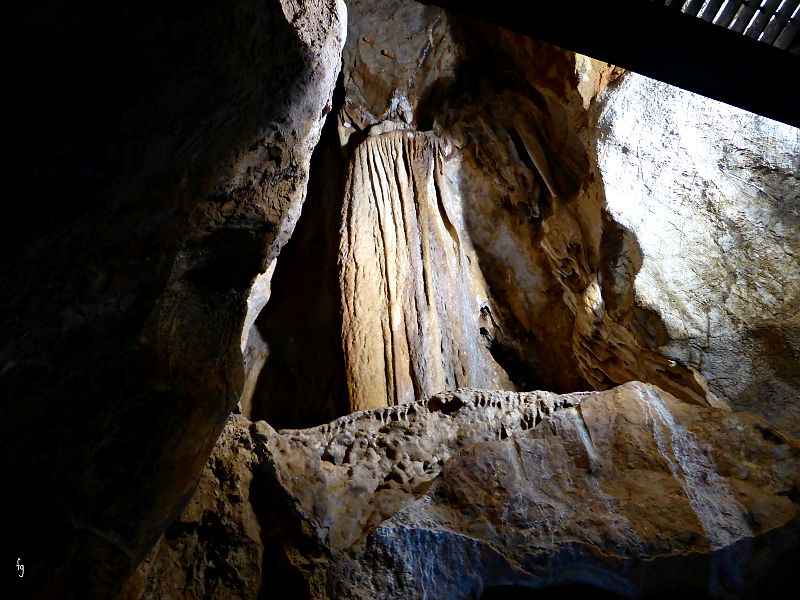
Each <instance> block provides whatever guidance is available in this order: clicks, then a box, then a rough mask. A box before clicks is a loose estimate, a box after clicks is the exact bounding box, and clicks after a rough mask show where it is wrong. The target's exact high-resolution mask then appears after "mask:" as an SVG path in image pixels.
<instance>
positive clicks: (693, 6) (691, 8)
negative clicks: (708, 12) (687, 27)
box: [683, 0, 705, 17]
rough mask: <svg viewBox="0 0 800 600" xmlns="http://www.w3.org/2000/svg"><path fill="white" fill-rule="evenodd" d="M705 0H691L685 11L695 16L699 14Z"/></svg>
mask: <svg viewBox="0 0 800 600" xmlns="http://www.w3.org/2000/svg"><path fill="white" fill-rule="evenodd" d="M704 1H705V0H689V3H688V4H687V5H686V7H685V8H684V9H683V12H684V13H686V14H687V15H691V16H693V17H696V16H697V13H698V12H699V11H700V9H701V8H703V2H704Z"/></svg>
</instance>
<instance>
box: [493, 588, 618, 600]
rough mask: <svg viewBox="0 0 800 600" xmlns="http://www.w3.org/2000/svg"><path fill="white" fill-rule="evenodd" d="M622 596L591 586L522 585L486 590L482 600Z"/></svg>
mask: <svg viewBox="0 0 800 600" xmlns="http://www.w3.org/2000/svg"><path fill="white" fill-rule="evenodd" d="M623 598H626V596H622V595H620V594H615V593H613V592H608V591H606V590H601V589H600V588H596V587H594V586H591V585H580V584H573V585H557V586H548V587H542V588H531V587H525V586H521V585H497V586H492V587H489V588H486V590H485V591H484V592H483V595H482V596H481V598H480V600H620V599H623Z"/></svg>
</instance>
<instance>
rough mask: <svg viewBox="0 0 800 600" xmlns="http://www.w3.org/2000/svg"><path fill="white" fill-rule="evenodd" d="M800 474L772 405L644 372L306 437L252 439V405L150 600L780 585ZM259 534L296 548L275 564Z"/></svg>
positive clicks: (456, 403) (455, 400) (794, 550)
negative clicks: (659, 383) (657, 379)
mask: <svg viewBox="0 0 800 600" xmlns="http://www.w3.org/2000/svg"><path fill="white" fill-rule="evenodd" d="M251 448H252V449H251ZM248 484H249V485H248ZM799 484H800V446H798V444H797V443H796V442H795V441H793V440H791V439H789V438H787V437H786V436H785V435H784V434H782V433H781V432H780V431H778V430H775V429H773V428H772V427H771V426H770V425H769V424H768V423H767V422H766V421H765V420H764V419H763V418H762V417H759V416H756V415H752V414H747V413H734V412H731V411H728V410H726V409H713V408H703V407H698V406H693V405H689V404H687V403H684V402H681V401H678V400H676V399H675V398H674V397H672V396H671V395H669V394H667V393H666V392H663V391H661V390H659V389H658V388H656V387H654V386H650V385H647V384H642V383H638V382H634V383H629V384H626V385H623V386H620V387H617V388H614V389H613V390H609V391H606V392H597V393H588V394H571V395H564V396H557V395H555V394H552V393H548V392H535V393H527V394H525V393H513V392H498V391H478V390H458V391H456V392H449V393H446V394H441V395H438V396H434V397H433V398H431V399H430V401H428V402H427V403H423V402H416V403H412V404H408V405H405V406H398V407H389V408H383V409H373V410H370V411H364V412H359V413H355V414H353V415H350V416H347V417H342V418H341V419H338V420H337V421H334V422H332V423H330V424H328V425H323V426H319V427H315V428H312V429H307V430H285V431H281V432H275V431H274V430H272V429H271V428H270V427H269V426H268V425H267V424H266V423H263V422H258V423H254V424H251V425H250V426H249V433H248V429H246V422H244V421H243V420H242V418H241V417H239V418H238V420H233V419H232V420H231V421H230V423H229V425H228V427H227V428H226V431H225V434H224V436H223V438H222V441H221V443H220V445H218V447H217V449H216V450H215V453H214V455H213V456H212V459H211V460H210V462H209V465H208V468H207V469H206V471H205V474H204V482H203V484H201V487H200V489H199V491H198V494H197V495H196V497H195V499H194V500H193V501H192V503H191V504H190V506H189V508H187V510H186V511H185V512H184V514H183V515H182V516H181V518H180V519H179V521H177V522H176V523H175V524H174V525H173V526H172V527H170V529H169V530H168V532H167V535H166V536H165V538H164V540H162V542H161V549H160V550H159V552H158V554H157V555H156V556H155V558H154V560H153V563H152V567H151V571H150V573H151V575H150V581H149V583H148V587H147V589H148V590H149V591H148V592H147V593H146V595H145V596H143V597H147V598H166V597H174V596H175V595H180V596H184V597H200V596H199V595H196V594H199V593H200V592H202V593H204V594H206V596H204V597H209V598H222V597H242V598H255V597H257V594H258V593H259V590H260V593H262V594H269V592H275V593H277V592H282V593H289V594H291V595H292V597H298V598H302V597H311V598H336V599H342V598H364V599H366V598H398V599H400V598H402V599H407V598H430V599H433V598H437V599H441V598H454V599H455V598H464V599H466V598H476V597H480V595H481V594H482V593H483V592H484V591H485V590H487V589H489V588H492V587H493V586H502V585H516V586H528V587H544V586H549V585H564V584H587V585H590V586H592V587H593V588H595V589H597V588H600V589H604V590H608V591H612V592H615V593H617V594H620V595H621V596H623V597H638V596H639V595H642V594H643V595H644V596H645V597H649V596H658V595H659V594H665V593H679V594H680V593H683V594H690V595H693V597H696V596H697V595H698V594H706V593H707V594H708V595H709V596H710V597H715V598H738V597H749V596H751V595H752V596H755V595H757V594H758V595H760V597H773V596H775V595H776V592H779V591H781V588H780V585H781V584H782V583H784V582H786V581H787V580H788V577H789V576H790V575H791V573H790V571H791V569H792V561H793V560H795V559H796V556H797V554H798V549H800V527H798V526H799V525H800V521H798V516H799V515H800V513H799V512H798V510H799V509H800V506H798V504H797V502H798V493H797V492H798V485H799ZM249 501H252V502H253V505H252V507H251V506H249V505H248V502H249ZM215 519H218V520H215ZM212 524H213V525H214V527H216V529H215V533H214V534H213V535H209V534H204V531H205V530H206V529H207V528H209V527H210V526H211V525H212ZM259 532H260V534H259ZM259 535H260V536H261V539H262V540H264V541H265V543H266V548H269V549H273V550H276V549H280V550H279V551H277V552H275V554H273V555H272V556H271V557H269V559H268V560H267V559H265V558H264V557H263V555H261V554H260V553H259V552H260V550H259V548H258V544H257V542H256V540H257V539H258V537H259ZM199 556H205V557H213V566H212V567H205V571H203V570H202V567H201V565H202V564H203V563H201V562H199V561H198V557H199ZM793 557H794V558H793ZM175 565H182V566H181V567H179V568H178V567H175ZM186 565H188V566H186ZM192 565H195V566H192ZM198 569H200V570H198ZM162 581H163V582H164V583H163V585H161V583H160V582H162ZM254 581H260V584H258V585H254V584H253V582H254ZM231 590H236V592H235V593H232V592H231ZM148 594H149V595H148Z"/></svg>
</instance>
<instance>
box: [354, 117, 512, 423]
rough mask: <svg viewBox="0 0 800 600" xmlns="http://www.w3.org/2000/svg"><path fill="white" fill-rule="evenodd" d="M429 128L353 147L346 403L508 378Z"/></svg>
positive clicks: (381, 401)
mask: <svg viewBox="0 0 800 600" xmlns="http://www.w3.org/2000/svg"><path fill="white" fill-rule="evenodd" d="M443 161H444V158H443V152H442V148H441V144H440V142H439V140H438V139H437V138H436V136H435V135H434V134H432V133H429V132H428V133H420V132H412V131H405V130H396V131H390V132H388V133H383V134H381V135H379V136H374V137H369V138H367V139H366V140H365V141H364V142H363V143H362V144H361V145H360V146H358V147H357V148H356V150H355V152H354V157H353V161H352V164H351V171H350V176H349V182H348V186H347V190H346V193H345V201H344V208H343V223H342V232H341V233H342V236H341V246H340V253H339V264H340V283H341V291H342V306H343V309H342V310H343V320H342V340H343V345H344V354H345V365H346V376H347V384H348V390H349V395H350V407H351V409H352V410H361V409H365V408H372V407H377V406H387V405H395V404H403V403H407V402H411V401H413V400H415V399H417V398H426V397H428V396H430V395H432V394H435V393H437V392H441V391H443V390H448V389H455V388H457V387H465V386H471V387H483V388H495V389H497V388H501V389H509V388H510V387H511V384H510V382H509V380H508V377H507V376H506V374H505V372H504V371H503V370H502V369H501V368H500V367H499V366H498V365H497V364H496V363H495V361H494V359H493V358H492V356H491V353H490V351H489V348H488V346H489V345H490V337H491V333H490V330H491V323H490V322H486V321H487V320H488V321H491V318H490V307H489V305H488V297H489V296H488V292H487V290H486V284H485V282H484V280H483V277H482V276H481V274H480V271H479V269H478V265H477V258H476V256H475V253H474V250H473V249H472V246H471V244H470V242H469V239H468V237H467V236H466V235H465V233H464V227H463V226H462V223H461V214H460V199H459V197H458V195H457V193H455V192H454V191H453V190H454V189H455V188H454V186H453V183H452V182H451V181H450V180H449V179H448V178H447V176H446V175H445V170H444V164H443Z"/></svg>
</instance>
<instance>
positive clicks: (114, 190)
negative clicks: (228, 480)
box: [0, 0, 345, 598]
mask: <svg viewBox="0 0 800 600" xmlns="http://www.w3.org/2000/svg"><path fill="white" fill-rule="evenodd" d="M46 4H47V6H46V7H42V6H40V5H38V4H32V5H28V4H26V5H24V6H23V5H19V6H14V7H9V11H8V12H7V13H6V14H5V15H4V18H3V19H2V34H0V39H2V50H3V52H2V57H3V69H2V72H3V79H4V81H5V82H6V83H5V84H4V86H3V91H2V108H3V113H4V114H6V115H14V118H13V122H11V123H9V126H8V127H7V128H6V130H5V140H6V143H7V145H8V148H9V149H13V150H12V152H11V155H12V156H11V158H10V159H9V161H8V162H6V163H5V165H4V166H5V168H7V169H8V171H7V172H8V173H11V174H12V175H9V176H8V177H7V187H6V190H5V192H4V197H5V198H12V199H13V206H9V212H8V213H7V214H6V215H5V216H4V218H3V219H0V222H2V229H3V231H2V235H0V245H1V247H0V257H1V260H0V269H2V281H3V285H2V297H1V298H0V318H1V319H2V321H1V322H0V329H1V330H2V331H3V342H2V346H0V390H1V391H0V398H2V403H0V423H2V427H3V432H2V433H3V445H2V454H1V455H0V461H1V462H0V466H1V467H2V470H3V472H4V473H5V475H6V476H7V477H8V481H9V482H13V483H10V485H11V486H12V487H13V488H14V489H13V490H12V491H10V492H9V494H8V497H7V501H8V502H7V503H5V510H4V511H3V514H2V517H0V518H2V523H1V524H0V526H2V529H3V532H4V533H3V540H4V544H3V545H4V553H5V552H9V553H13V555H14V557H13V558H11V557H10V556H9V557H7V558H8V562H9V564H10V563H11V562H14V561H16V560H17V558H18V557H21V561H22V562H23V564H25V566H26V573H25V575H26V576H25V577H24V578H16V577H15V580H16V579H19V581H18V582H17V583H18V584H19V585H22V586H25V585H27V586H28V587H25V588H24V589H22V590H20V591H19V593H16V592H12V594H14V595H15V597H24V596H26V595H30V596H32V597H43V598H53V597H63V598H67V597H75V598H110V597H114V596H115V595H116V592H117V591H118V590H119V587H120V586H121V585H122V583H123V582H124V580H125V579H126V578H127V576H128V575H129V574H130V572H131V571H132V570H133V569H134V568H135V567H136V566H137V565H138V563H139V562H140V560H141V558H142V556H143V555H144V554H145V553H146V552H147V551H148V549H149V548H150V547H151V545H152V544H153V543H154V542H155V541H156V539H157V538H158V536H159V535H161V533H162V532H163V530H164V528H165V527H166V526H167V525H168V524H169V523H170V522H172V520H173V519H174V518H175V516H176V515H177V514H178V513H179V512H180V511H181V509H182V508H183V506H184V504H185V502H186V501H187V500H188V499H189V498H190V497H191V495H192V493H193V491H194V488H195V485H196V483H197V480H198V477H199V475H200V473H201V471H202V469H203V465H204V463H205V461H206V460H207V458H208V455H209V453H210V452H211V449H212V447H213V445H214V441H215V440H216V438H217V436H218V435H219V432H220V430H221V428H222V426H223V424H224V421H225V417H226V415H227V414H228V412H229V411H230V409H231V408H232V407H233V406H235V404H236V402H237V401H238V399H239V395H240V393H241V391H242V384H243V369H242V355H241V335H242V327H243V324H244V321H245V313H246V308H247V303H246V300H247V294H248V291H249V289H250V286H251V283H252V282H253V280H254V278H255V277H256V275H258V273H259V272H262V271H264V270H265V268H266V266H267V265H268V264H269V263H270V262H271V261H272V260H273V259H274V258H275V257H276V256H277V254H278V252H279V251H280V248H281V246H282V245H283V244H284V243H285V242H286V240H287V238H288V237H289V235H290V233H291V231H292V229H293V227H294V224H295V222H296V220H297V217H298V215H299V211H300V206H301V204H302V201H303V198H304V195H305V186H306V181H307V177H308V166H309V159H310V156H311V152H312V149H313V147H314V145H315V143H316V141H317V139H318V137H319V134H320V129H321V127H322V123H323V120H324V118H325V115H326V114H327V112H328V111H329V110H330V101H331V92H332V89H333V87H334V84H335V82H336V78H337V74H338V72H339V69H340V65H341V58H340V56H341V48H342V44H343V41H344V40H343V38H344V28H345V8H344V5H343V4H342V3H341V2H338V1H334V0H308V1H307V2H298V1H295V0H284V1H279V0H270V1H268V2H262V1H251V0H237V1H236V2H231V3H224V4H213V3H205V4H201V5H197V4H192V5H191V6H189V5H188V4H187V3H177V4H171V5H170V6H169V7H160V8H159V9H158V10H154V9H153V8H152V7H151V6H150V5H149V4H147V3H144V4H143V3H132V2H122V3H114V4H113V5H105V4H104V5H102V6H95V4H96V3H89V4H87V5H84V6H81V7H75V6H72V5H68V4H67V3H62V2H50V3H46Z"/></svg>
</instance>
